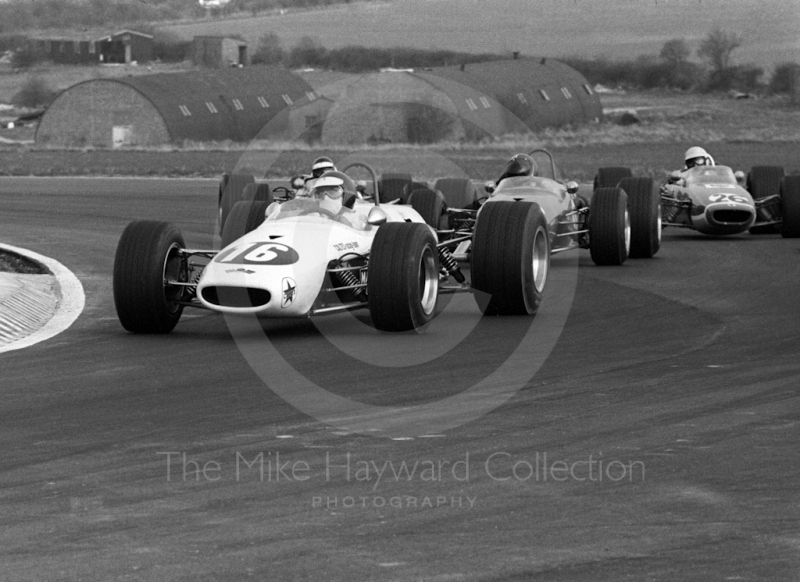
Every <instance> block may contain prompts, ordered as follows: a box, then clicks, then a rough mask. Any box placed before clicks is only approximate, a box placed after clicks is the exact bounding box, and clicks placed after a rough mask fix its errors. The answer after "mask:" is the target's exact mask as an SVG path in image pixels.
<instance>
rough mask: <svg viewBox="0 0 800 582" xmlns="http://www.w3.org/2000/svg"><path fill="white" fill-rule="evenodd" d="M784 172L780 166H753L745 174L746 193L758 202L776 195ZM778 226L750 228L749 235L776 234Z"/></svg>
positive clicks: (768, 225) (769, 225)
mask: <svg viewBox="0 0 800 582" xmlns="http://www.w3.org/2000/svg"><path fill="white" fill-rule="evenodd" d="M784 174H785V172H784V170H783V168H782V167H780V166H753V167H752V168H750V171H749V172H748V173H747V183H746V184H747V191H748V192H750V195H751V196H752V197H753V200H759V199H761V198H766V197H767V196H772V195H774V194H778V193H779V192H780V189H781V181H782V180H783V176H784ZM778 230H779V229H778V226H777V225H775V224H766V225H761V226H751V227H750V230H749V232H750V234H776V233H777V232H778Z"/></svg>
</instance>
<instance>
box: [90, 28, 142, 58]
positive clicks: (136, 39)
mask: <svg viewBox="0 0 800 582" xmlns="http://www.w3.org/2000/svg"><path fill="white" fill-rule="evenodd" d="M97 44H98V53H99V60H100V62H101V63H133V62H137V63H146V62H148V61H152V60H153V36H152V35H150V34H145V33H143V32H136V31H135V30H121V31H119V32H115V33H114V34H110V35H108V36H106V37H104V38H101V39H100V40H98V41H97Z"/></svg>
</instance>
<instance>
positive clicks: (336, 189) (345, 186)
mask: <svg viewBox="0 0 800 582" xmlns="http://www.w3.org/2000/svg"><path fill="white" fill-rule="evenodd" d="M311 195H312V196H313V197H314V198H316V199H318V200H335V201H337V202H339V203H340V204H345V203H346V202H347V200H349V199H350V198H351V197H354V196H355V195H356V185H355V182H353V180H352V178H350V176H348V175H347V174H344V173H342V172H337V171H335V170H334V171H329V172H325V173H324V174H322V175H321V176H320V177H319V178H317V180H316V182H314V189H313V190H312V191H311Z"/></svg>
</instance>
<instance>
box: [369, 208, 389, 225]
mask: <svg viewBox="0 0 800 582" xmlns="http://www.w3.org/2000/svg"><path fill="white" fill-rule="evenodd" d="M387 220H389V217H388V216H386V213H385V212H384V211H383V210H382V209H380V208H378V207H377V206H375V207H374V208H370V210H369V214H368V215H367V222H368V223H370V224H371V225H372V226H380V225H382V224H384V223H385V222H386V221H387Z"/></svg>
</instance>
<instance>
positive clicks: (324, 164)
mask: <svg viewBox="0 0 800 582" xmlns="http://www.w3.org/2000/svg"><path fill="white" fill-rule="evenodd" d="M330 170H336V166H334V165H333V160H331V159H330V158H326V157H322V158H317V159H316V160H314V163H313V164H311V177H312V178H319V177H320V176H321V175H322V174H324V173H325V172H328V171H330Z"/></svg>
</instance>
